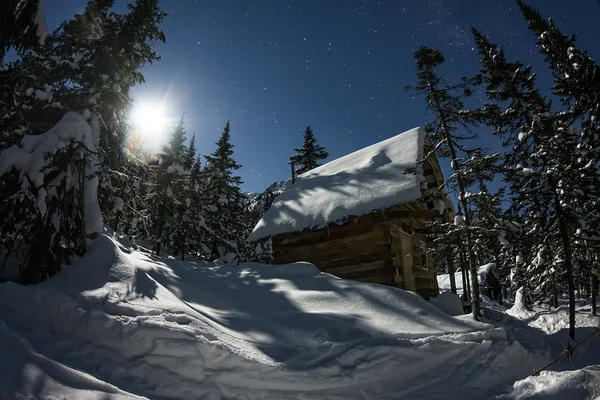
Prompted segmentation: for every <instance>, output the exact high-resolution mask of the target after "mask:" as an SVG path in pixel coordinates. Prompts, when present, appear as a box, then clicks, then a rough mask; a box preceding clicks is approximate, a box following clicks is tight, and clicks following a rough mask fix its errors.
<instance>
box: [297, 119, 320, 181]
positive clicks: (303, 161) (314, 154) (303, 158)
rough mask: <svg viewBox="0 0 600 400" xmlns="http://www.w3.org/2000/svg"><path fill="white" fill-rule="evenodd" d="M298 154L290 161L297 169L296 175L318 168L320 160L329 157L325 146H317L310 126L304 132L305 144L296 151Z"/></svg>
mask: <svg viewBox="0 0 600 400" xmlns="http://www.w3.org/2000/svg"><path fill="white" fill-rule="evenodd" d="M294 151H296V153H297V154H295V155H293V156H292V157H290V161H291V162H292V163H294V165H295V167H296V174H303V173H305V172H307V171H310V170H311V169H315V168H317V167H318V166H319V165H321V164H319V161H320V160H325V159H326V158H327V157H329V153H328V152H327V151H326V150H325V148H324V147H323V146H320V145H318V144H317V139H316V138H315V135H314V134H313V131H312V129H311V128H310V126H307V127H306V131H305V132H304V144H303V145H302V147H299V148H297V149H294Z"/></svg>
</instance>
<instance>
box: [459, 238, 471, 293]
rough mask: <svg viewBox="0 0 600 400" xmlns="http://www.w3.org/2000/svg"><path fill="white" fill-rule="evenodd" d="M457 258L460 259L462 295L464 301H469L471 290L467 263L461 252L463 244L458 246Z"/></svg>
mask: <svg viewBox="0 0 600 400" xmlns="http://www.w3.org/2000/svg"><path fill="white" fill-rule="evenodd" d="M458 251H459V258H460V269H461V272H462V281H463V294H464V295H465V300H471V288H470V287H469V271H468V269H467V262H466V260H465V253H464V251H463V244H462V243H461V244H459V249H458Z"/></svg>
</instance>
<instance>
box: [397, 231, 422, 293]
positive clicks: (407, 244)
mask: <svg viewBox="0 0 600 400" xmlns="http://www.w3.org/2000/svg"><path fill="white" fill-rule="evenodd" d="M400 237H401V240H402V274H403V275H404V289H406V290H410V291H413V292H414V291H416V290H417V284H416V282H415V272H414V266H413V257H417V256H419V255H413V254H412V253H413V238H412V236H411V235H409V234H408V233H406V232H404V231H400Z"/></svg>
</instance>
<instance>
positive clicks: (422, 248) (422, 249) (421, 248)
mask: <svg viewBox="0 0 600 400" xmlns="http://www.w3.org/2000/svg"><path fill="white" fill-rule="evenodd" d="M413 266H414V268H415V269H420V270H424V271H429V262H428V257H427V246H426V245H425V242H423V241H421V240H419V239H417V238H416V237H414V236H413Z"/></svg>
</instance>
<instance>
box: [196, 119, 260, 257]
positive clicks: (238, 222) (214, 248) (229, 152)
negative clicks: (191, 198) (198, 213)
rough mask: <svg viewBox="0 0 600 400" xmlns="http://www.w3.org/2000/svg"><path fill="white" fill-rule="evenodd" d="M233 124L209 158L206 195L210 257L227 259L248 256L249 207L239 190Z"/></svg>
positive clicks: (204, 189) (239, 180)
mask: <svg viewBox="0 0 600 400" xmlns="http://www.w3.org/2000/svg"><path fill="white" fill-rule="evenodd" d="M230 130H231V127H230V125H229V121H228V122H227V124H226V125H225V128H224V129H223V132H222V134H221V137H220V138H219V141H218V142H217V143H216V144H217V148H216V150H215V151H214V152H213V153H212V154H211V155H208V156H205V158H206V166H205V169H204V175H205V180H204V188H203V196H204V201H205V203H206V204H207V217H206V221H207V226H208V228H209V230H210V232H211V238H210V244H209V245H208V244H207V245H208V246H209V249H210V257H211V259H212V260H215V259H224V260H225V261H227V262H236V261H240V260H245V259H246V258H247V257H248V244H247V242H246V237H245V236H246V234H247V232H248V224H249V221H248V218H246V215H247V214H248V208H247V205H246V204H245V199H244V196H243V194H242V192H241V190H240V185H241V184H242V180H241V178H240V177H239V176H237V175H235V171H237V170H239V169H240V168H241V165H239V164H238V163H237V162H236V161H235V160H234V159H233V144H231V131H230Z"/></svg>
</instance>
